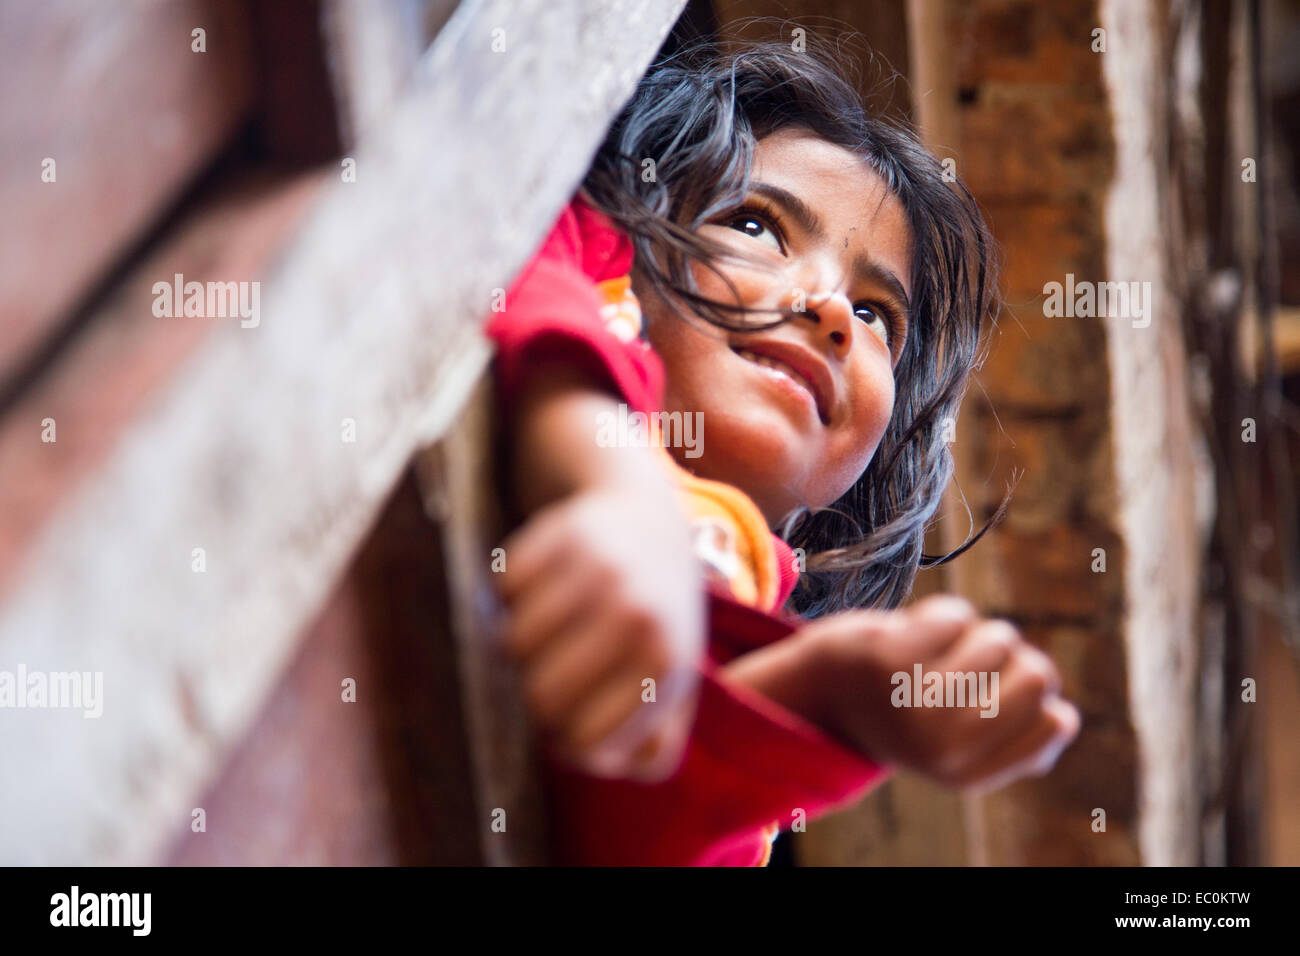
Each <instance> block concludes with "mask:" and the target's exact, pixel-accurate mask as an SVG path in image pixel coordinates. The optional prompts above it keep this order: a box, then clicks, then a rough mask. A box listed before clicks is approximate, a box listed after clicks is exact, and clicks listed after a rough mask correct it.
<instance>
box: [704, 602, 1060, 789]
mask: <svg viewBox="0 0 1300 956" xmlns="http://www.w3.org/2000/svg"><path fill="white" fill-rule="evenodd" d="M918 667H919V668H920V670H921V673H922V675H925V674H928V673H931V672H938V673H940V674H941V675H944V676H945V678H946V675H948V674H949V673H954V674H956V673H961V674H965V673H970V672H974V673H975V674H976V675H977V676H978V675H980V674H983V675H984V678H985V680H986V685H985V686H986V687H987V688H989V689H992V690H995V691H996V693H995V694H993V695H991V698H992V699H991V702H983V703H978V704H977V703H974V702H969V701H968V702H967V705H966V706H951V703H952V702H951V701H946V700H945V705H944V706H915V703H916V697H914V696H913V694H914V693H915V694H919V693H920V691H913V690H912V688H911V686H910V685H911V683H912V682H913V681H914V679H915V674H916V669H917V668H918ZM898 675H906V679H904V678H901V677H899V676H898ZM992 675H996V676H997V683H996V684H994V683H993V681H992ZM728 677H729V678H730V679H733V680H739V681H740V682H742V683H745V684H748V685H749V686H752V687H754V688H756V689H758V690H760V691H762V692H763V693H766V694H767V695H768V696H770V697H773V698H774V699H775V700H777V701H778V702H780V703H782V704H784V705H785V706H787V707H789V708H790V709H792V710H794V711H795V712H796V713H799V714H801V715H802V716H805V717H807V718H808V719H809V720H811V721H812V722H814V723H816V724H818V725H820V726H821V727H822V728H823V729H824V730H826V731H827V732H828V733H830V734H831V735H832V736H835V737H837V738H839V739H841V740H843V741H844V742H845V743H848V744H849V745H850V746H852V747H854V748H855V749H857V750H859V751H861V752H862V753H864V754H866V755H868V756H869V757H871V758H872V759H874V760H876V761H877V762H879V763H885V764H896V765H898V766H900V767H906V768H908V769H911V770H914V771H917V772H919V773H922V774H925V775H926V776H929V777H931V778H933V779H935V780H937V781H939V782H940V783H943V784H946V785H949V786H954V787H961V788H964V789H970V790H978V791H988V790H994V789H997V788H999V787H1003V786H1006V785H1007V784H1009V783H1012V782H1013V781H1015V780H1017V779H1020V778H1021V777H1025V776H1029V775H1034V776H1041V775H1042V774H1045V773H1047V771H1049V770H1050V769H1051V768H1052V766H1053V765H1055V763H1056V760H1057V758H1058V757H1059V756H1060V755H1061V752H1062V751H1063V750H1064V749H1065V748H1066V746H1067V745H1069V743H1070V742H1071V741H1072V740H1073V739H1074V738H1075V736H1076V735H1077V734H1078V732H1079V726H1080V719H1079V712H1078V710H1076V709H1075V707H1074V705H1073V704H1071V703H1069V702H1068V701H1066V700H1065V699H1064V698H1062V697H1061V696H1060V689H1061V678H1060V675H1059V673H1058V672H1057V670H1056V667H1055V665H1054V664H1053V663H1052V661H1051V659H1050V658H1049V657H1048V656H1047V655H1046V654H1044V653H1043V652H1042V651H1040V650H1038V649H1037V648H1035V647H1033V646H1032V645H1030V644H1029V643H1027V642H1026V641H1025V640H1024V639H1023V638H1022V637H1021V636H1020V634H1019V632H1018V631H1017V630H1016V629H1015V628H1014V627H1013V626H1012V625H1011V624H1010V623H1008V622H1006V621H1000V620H988V619H983V618H980V617H979V616H978V615H977V614H976V613H975V609H974V608H973V607H972V606H971V605H970V604H969V603H968V602H967V601H965V600H963V599H961V598H958V597H954V596H951V595H936V596H933V597H929V598H926V599H924V600H922V601H919V602H917V604H915V605H914V606H912V607H909V608H905V609H902V610H897V611H849V612H846V613H843V614H836V615H833V616H831V617H827V618H823V619H821V620H818V621H814V622H811V623H809V624H807V625H805V626H804V627H802V628H801V629H800V630H799V631H797V632H796V633H795V634H793V635H791V636H790V637H788V638H786V639H785V640H783V641H779V642H777V643H776V644H774V645H769V646H768V647H767V648H763V649H761V650H759V651H754V652H751V653H750V654H746V655H744V656H743V657H741V658H738V659H737V660H736V661H734V662H733V663H732V664H731V665H729V667H728ZM923 683H924V678H923ZM945 683H946V680H945ZM922 689H923V688H922ZM904 702H907V703H910V704H911V706H903V703H904ZM989 703H991V706H989V705H988V704H989ZM985 715H986V716H985Z"/></svg>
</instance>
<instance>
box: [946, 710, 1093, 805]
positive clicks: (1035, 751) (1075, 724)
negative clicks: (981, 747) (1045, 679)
mask: <svg viewBox="0 0 1300 956" xmlns="http://www.w3.org/2000/svg"><path fill="white" fill-rule="evenodd" d="M1079 725H1080V720H1079V712H1078V710H1076V709H1075V707H1074V705H1073V704H1071V703H1069V701H1066V700H1064V699H1063V698H1061V697H1058V696H1056V695H1055V694H1053V695H1051V696H1049V697H1048V698H1047V699H1046V700H1044V701H1043V702H1042V704H1041V706H1040V708H1039V712H1038V714H1037V715H1036V719H1035V720H1034V722H1033V726H1032V727H1031V728H1030V729H1029V730H1028V731H1027V732H1025V733H1022V734H1020V735H1019V736H1017V737H1016V738H1015V739H1014V740H1013V741H1011V742H1010V743H1009V744H1007V745H1006V746H1004V747H1002V748H1001V749H999V750H997V751H995V752H993V753H990V754H988V755H987V756H986V757H985V760H984V762H983V766H984V767H985V768H986V771H987V772H985V773H982V774H981V776H980V777H979V779H978V780H976V781H975V782H974V783H973V784H972V785H971V789H972V790H974V791H975V792H982V793H987V792H989V791H991V790H997V789H999V788H1001V787H1004V786H1007V785H1008V784H1010V783H1013V782H1014V781H1016V780H1019V779H1020V778H1021V777H1025V776H1028V775H1031V774H1032V775H1035V776H1041V775H1042V774H1044V773H1046V772H1047V771H1048V770H1050V769H1051V768H1052V767H1053V766H1055V764H1056V761H1057V759H1058V758H1059V757H1060V756H1061V752H1062V751H1063V750H1065V748H1066V747H1067V746H1069V744H1070V741H1072V740H1073V739H1074V738H1075V736H1076V735H1077V734H1078V732H1079Z"/></svg>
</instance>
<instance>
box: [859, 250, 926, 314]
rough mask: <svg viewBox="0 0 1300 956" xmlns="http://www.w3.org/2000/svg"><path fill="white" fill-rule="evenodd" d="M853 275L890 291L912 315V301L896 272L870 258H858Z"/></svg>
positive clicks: (905, 310) (906, 311)
mask: <svg viewBox="0 0 1300 956" xmlns="http://www.w3.org/2000/svg"><path fill="white" fill-rule="evenodd" d="M853 275H854V276H855V277H857V278H858V279H859V280H860V281H862V282H876V283H879V284H880V285H883V286H884V287H885V288H886V289H888V290H889V294H890V295H892V296H893V297H894V298H895V299H897V300H898V302H899V304H900V305H902V307H903V311H904V312H905V313H907V314H908V315H909V316H910V315H911V313H912V300H911V299H909V298H908V295H907V290H906V289H904V288H903V283H902V282H900V281H899V280H898V276H896V275H894V270H893V269H890V268H888V267H886V266H882V265H881V264H880V263H878V262H876V261H874V260H873V259H872V258H871V257H870V256H857V257H855V258H854V260H853Z"/></svg>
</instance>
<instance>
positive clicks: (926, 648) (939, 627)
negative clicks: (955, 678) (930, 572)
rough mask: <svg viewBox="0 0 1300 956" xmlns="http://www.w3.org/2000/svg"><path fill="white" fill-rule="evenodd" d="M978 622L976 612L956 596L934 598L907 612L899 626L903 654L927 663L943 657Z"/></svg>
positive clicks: (948, 595) (919, 603)
mask: <svg viewBox="0 0 1300 956" xmlns="http://www.w3.org/2000/svg"><path fill="white" fill-rule="evenodd" d="M977 619H978V616H977V615H976V613H975V608H974V607H972V606H971V603H970V602H969V601H967V600H966V599H965V598H960V597H957V596H956V595H954V594H934V595H931V596H930V597H927V598H925V599H923V600H921V601H918V602H917V603H916V605H915V606H913V607H911V608H909V609H908V610H907V611H906V612H904V615H903V618H902V621H901V623H899V624H897V625H893V626H897V629H898V631H897V632H898V633H899V634H900V636H901V639H902V643H901V646H900V648H899V650H900V651H905V653H906V654H909V655H911V656H912V657H913V658H915V662H916V663H924V662H926V661H929V660H932V659H934V658H935V657H937V656H939V655H940V654H942V653H943V652H944V651H946V650H948V648H950V647H952V645H953V644H954V643H956V641H957V639H958V638H959V637H961V636H962V634H964V633H965V632H966V630H967V629H968V628H969V627H970V626H971V624H973V623H974V622H975V621H976V620H977Z"/></svg>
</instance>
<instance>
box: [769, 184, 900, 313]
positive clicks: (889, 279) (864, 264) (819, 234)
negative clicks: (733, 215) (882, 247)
mask: <svg viewBox="0 0 1300 956" xmlns="http://www.w3.org/2000/svg"><path fill="white" fill-rule="evenodd" d="M750 188H751V189H752V190H754V192H756V193H758V194H759V195H760V196H765V197H766V198H768V199H770V200H771V201H772V202H774V203H776V204H777V205H779V206H781V207H782V208H783V209H785V211H786V212H787V213H789V214H790V218H792V219H793V220H794V221H795V222H796V223H798V225H799V228H800V229H802V230H803V231H804V232H806V233H808V234H809V235H810V236H812V237H813V238H814V239H825V238H826V231H825V229H824V228H823V227H822V221H821V217H819V216H818V215H817V213H816V212H814V211H813V208H812V207H811V206H809V205H808V204H807V203H806V202H804V201H803V200H802V199H800V198H799V197H798V196H796V195H795V194H794V193H792V192H790V191H789V190H788V189H782V188H781V187H780V186H774V185H772V184H771V183H764V182H757V181H756V182H751V183H750ZM853 275H854V278H856V279H858V280H859V281H861V282H875V283H878V284H880V285H882V286H884V287H885V288H886V289H888V290H889V293H890V294H891V295H892V296H894V298H895V299H897V300H898V302H899V303H900V304H901V305H902V307H903V311H904V312H905V313H908V314H909V315H910V314H911V311H912V302H911V299H910V298H909V297H908V295H907V290H906V289H904V288H903V283H902V282H900V281H899V279H898V276H896V275H895V274H894V271H893V270H892V269H888V268H886V267H885V266H882V265H880V264H879V263H878V262H875V261H873V260H872V259H871V257H870V256H864V255H860V256H856V257H855V258H854V260H853Z"/></svg>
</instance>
